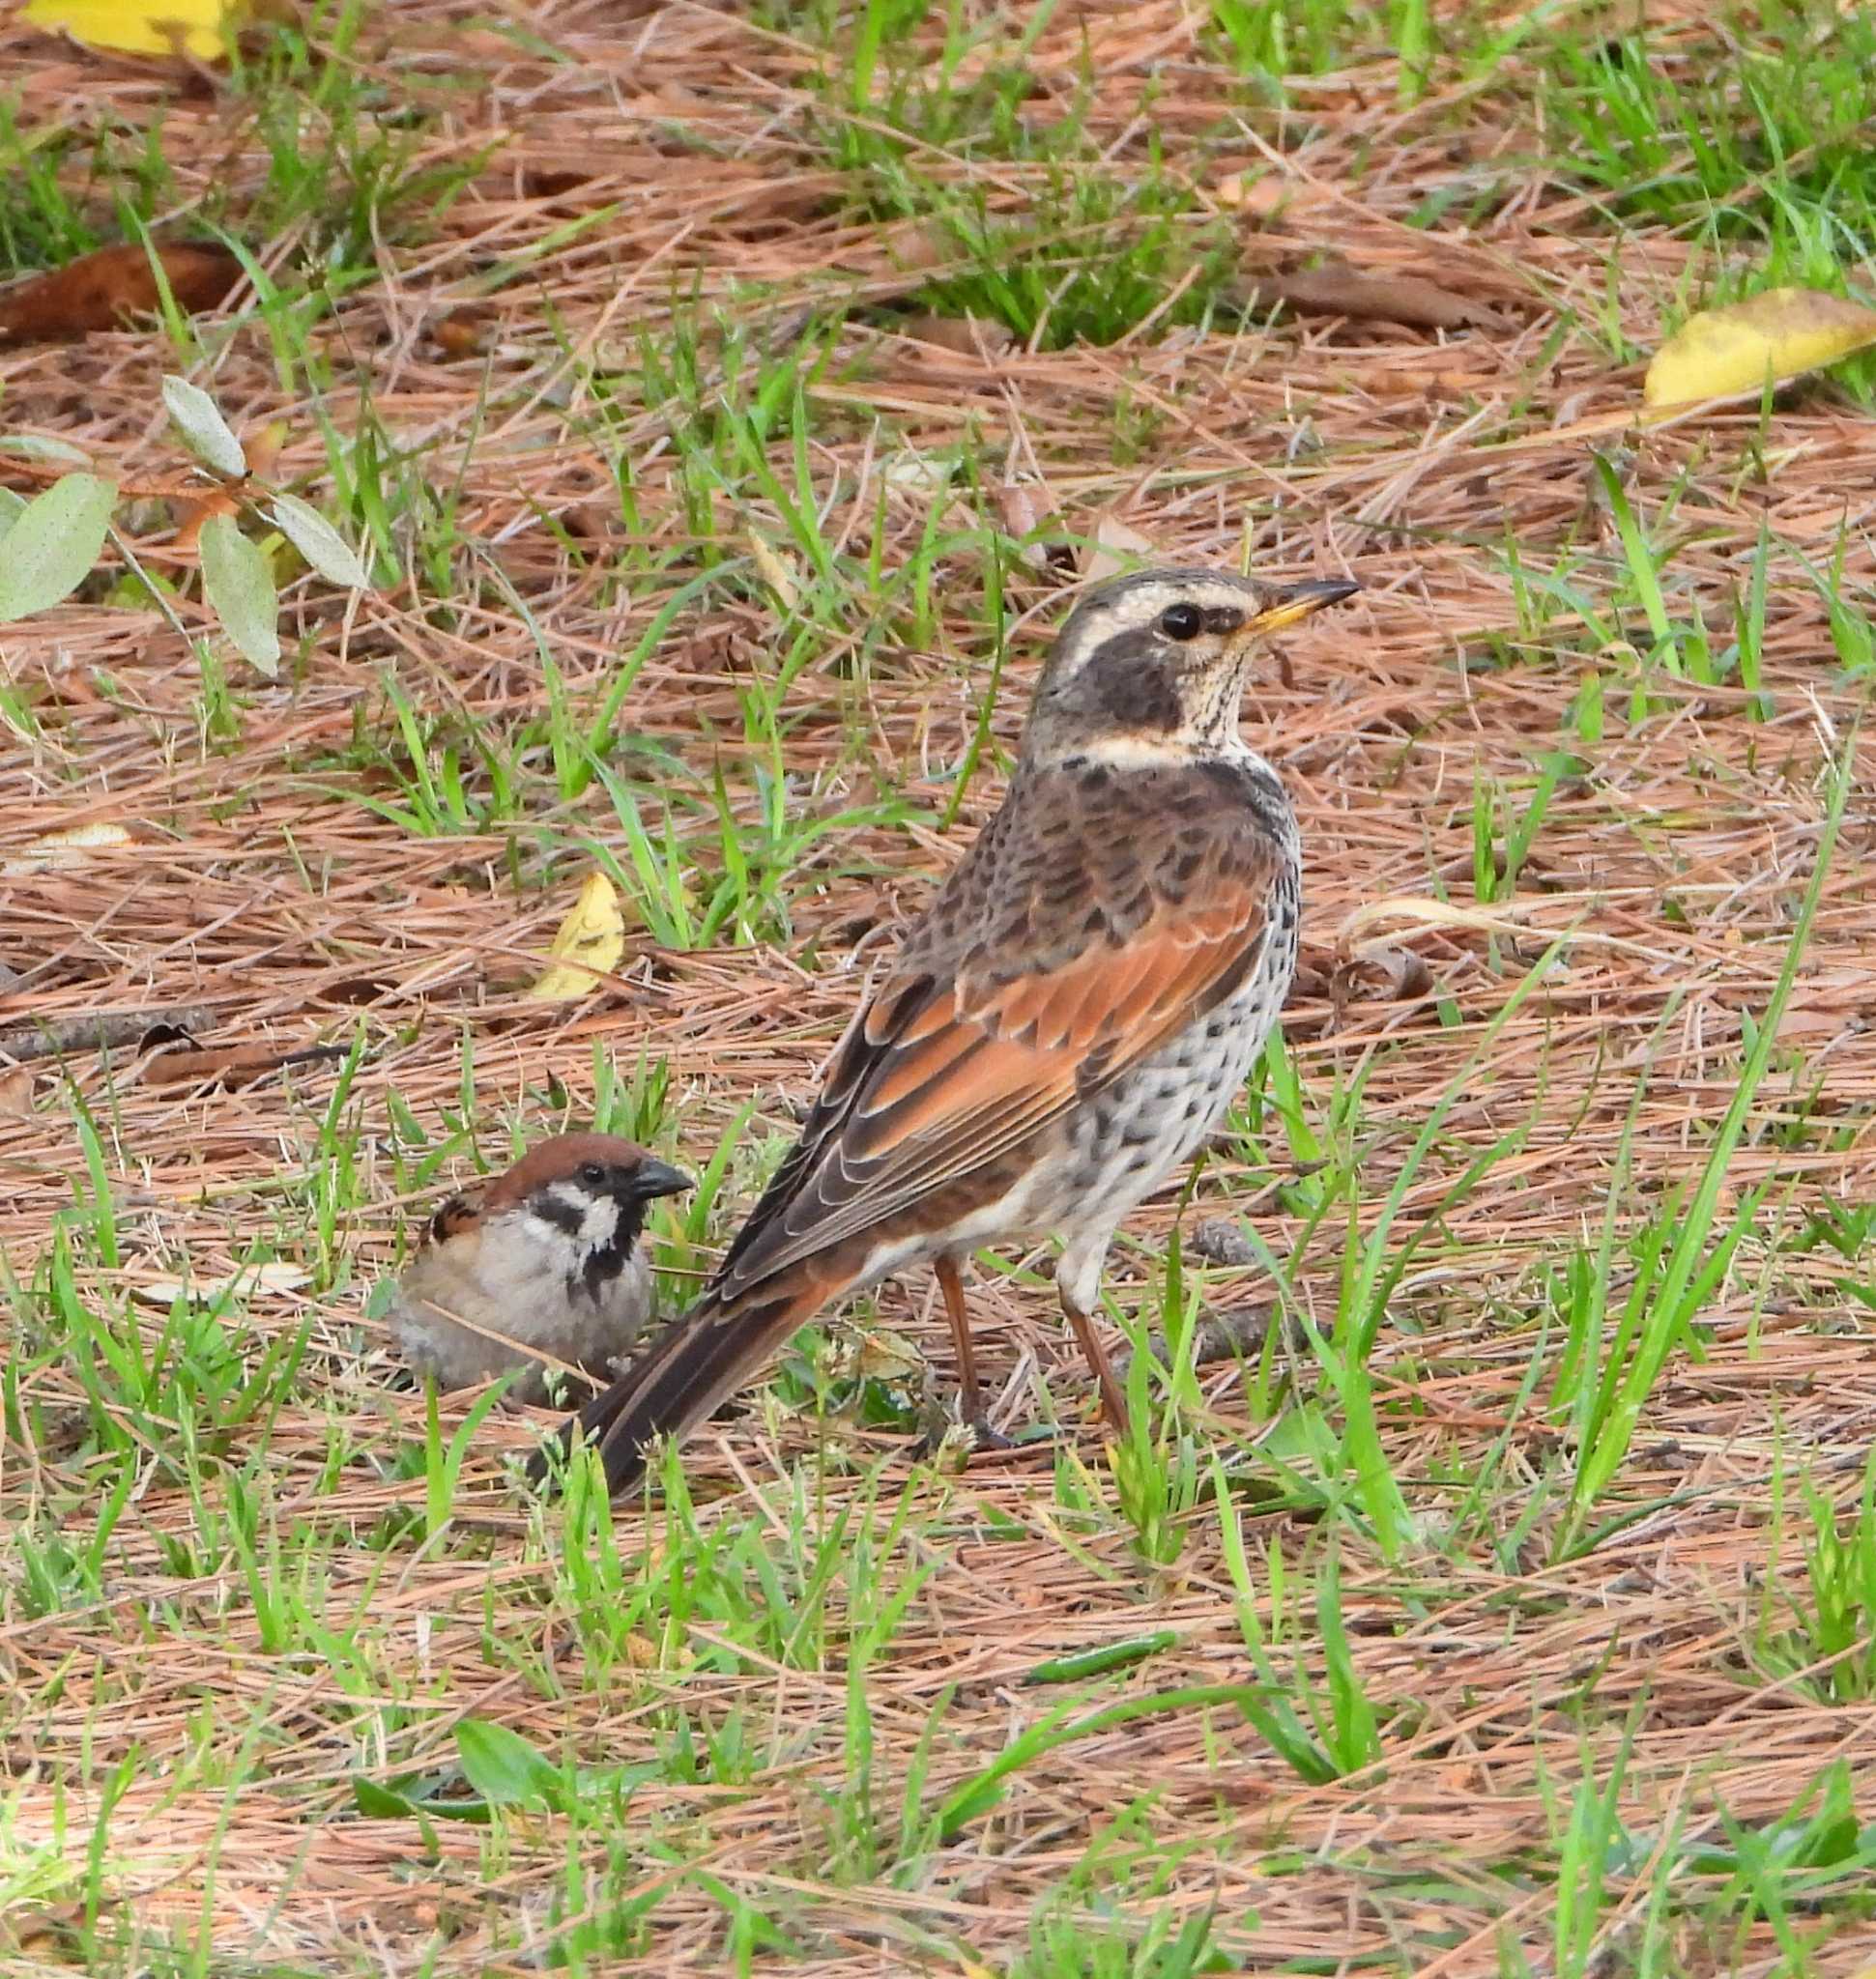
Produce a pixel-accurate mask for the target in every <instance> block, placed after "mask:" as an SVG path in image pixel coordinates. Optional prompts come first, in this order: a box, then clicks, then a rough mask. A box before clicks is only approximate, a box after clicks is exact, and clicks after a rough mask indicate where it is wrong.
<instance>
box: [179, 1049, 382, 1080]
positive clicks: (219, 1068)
mask: <svg viewBox="0 0 1876 1979" xmlns="http://www.w3.org/2000/svg"><path fill="white" fill-rule="evenodd" d="M344 1056H345V1047H343V1046H341V1045H309V1046H307V1047H303V1049H292V1048H282V1047H280V1046H278V1045H203V1046H195V1045H172V1046H170V1047H167V1048H166V1049H164V1050H161V1051H153V1052H152V1053H151V1054H150V1056H149V1057H148V1058H147V1059H145V1060H144V1065H143V1077H144V1082H145V1084H147V1085H153V1086H181V1085H189V1086H199V1085H209V1084H214V1085H221V1086H251V1085H252V1084H253V1083H254V1082H255V1080H256V1079H260V1078H265V1077H266V1076H267V1075H268V1074H269V1073H270V1072H279V1071H281V1070H282V1069H283V1068H284V1067H286V1066H289V1065H325V1064H330V1063H331V1062H332V1060H333V1059H335V1058H343V1057H344Z"/></svg>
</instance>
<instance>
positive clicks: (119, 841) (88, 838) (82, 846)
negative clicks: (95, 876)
mask: <svg viewBox="0 0 1876 1979" xmlns="http://www.w3.org/2000/svg"><path fill="white" fill-rule="evenodd" d="M134 843H135V840H134V838H133V837H132V836H131V834H130V831H129V830H127V829H126V827H125V826H123V825H121V824H103V823H98V824H74V825H72V826H71V827H70V829H68V830H66V831H52V832H47V833H46V835H45V836H44V837H43V839H35V840H34V841H33V842H32V844H31V845H29V846H27V847H26V849H25V850H24V851H23V852H15V853H14V856H13V857H12V858H11V859H7V860H5V861H0V879H24V878H26V877H27V876H28V875H31V874H34V873H69V872H71V871H72V869H73V868H74V867H78V866H82V865H84V863H85V854H86V853H87V852H107V851H114V850H115V849H116V848H117V847H118V846H129V845H133V844H134Z"/></svg>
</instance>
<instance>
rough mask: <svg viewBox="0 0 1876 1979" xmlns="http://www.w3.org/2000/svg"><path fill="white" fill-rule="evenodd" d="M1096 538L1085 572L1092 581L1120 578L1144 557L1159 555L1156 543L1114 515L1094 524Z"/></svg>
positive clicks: (1094, 536)
mask: <svg viewBox="0 0 1876 1979" xmlns="http://www.w3.org/2000/svg"><path fill="white" fill-rule="evenodd" d="M1092 541H1093V544H1094V547H1093V549H1091V550H1090V551H1089V552H1088V560H1087V568H1086V569H1085V571H1084V572H1083V573H1082V574H1083V575H1084V576H1085V577H1086V578H1087V580H1088V582H1089V583H1090V584H1100V583H1102V582H1103V581H1104V580H1106V579H1107V578H1110V577H1118V576H1119V575H1120V573H1121V572H1122V571H1123V570H1129V569H1131V568H1132V567H1133V566H1134V565H1135V564H1136V563H1138V562H1140V560H1141V559H1148V560H1150V559H1154V558H1156V557H1157V556H1158V555H1159V552H1158V550H1157V548H1156V547H1155V546H1154V544H1153V543H1151V542H1150V541H1149V540H1148V539H1147V538H1146V537H1145V536H1142V535H1141V534H1140V531H1138V530H1131V529H1129V528H1128V527H1127V525H1126V524H1125V523H1124V522H1121V521H1119V520H1118V519H1117V518H1116V517H1114V516H1112V515H1104V516H1103V517H1102V518H1101V519H1100V521H1099V522H1097V523H1096V524H1095V525H1094V532H1093V537H1092Z"/></svg>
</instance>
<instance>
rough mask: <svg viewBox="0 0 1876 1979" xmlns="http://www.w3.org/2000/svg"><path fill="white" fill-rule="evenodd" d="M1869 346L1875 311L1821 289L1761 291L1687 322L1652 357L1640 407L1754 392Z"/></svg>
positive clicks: (1875, 339)
mask: <svg viewBox="0 0 1876 1979" xmlns="http://www.w3.org/2000/svg"><path fill="white" fill-rule="evenodd" d="M1870 344H1876V309H1870V308H1866V307H1865V306H1864V305H1863V304H1862V303H1861V302H1851V301H1845V299H1844V298H1843V297H1841V296H1833V295H1830V294H1828V293H1827V292H1825V291H1824V290H1822V289H1766V290H1764V291H1762V292H1761V293H1760V294H1759V295H1756V296H1752V297H1748V298H1747V300H1746V301H1744V302H1729V303H1727V304H1726V305H1725V306H1724V307H1723V308H1719V309H1703V310H1701V312H1700V313H1699V314H1698V315H1697V316H1689V317H1688V320H1687V321H1686V322H1685V323H1684V324H1682V326H1681V327H1680V329H1679V330H1676V331H1675V332H1674V334H1673V335H1672V336H1671V337H1669V338H1668V340H1667V341H1666V343H1664V344H1663V345H1662V346H1661V347H1660V350H1659V351H1657V352H1656V353H1655V356H1654V359H1653V361H1652V362H1651V363H1650V364H1649V366H1648V376H1647V378H1646V380H1645V381H1644V382H1643V384H1642V388H1641V396H1642V403H1643V404H1644V405H1650V406H1679V405H1691V404H1693V403H1694V402H1696V401H1697V400H1700V399H1709V398H1732V397H1735V396H1737V395H1739V394H1740V393H1742V392H1758V391H1763V390H1764V389H1765V387H1766V384H1767V382H1768V381H1770V382H1771V383H1773V384H1776V383H1777V382H1778V380H1780V379H1782V378H1796V377H1797V376H1798V375H1799V374H1800V373H1801V372H1804V371H1815V370H1817V369H1819V368H1820V367H1821V366H1822V365H1825V364H1834V363H1835V362H1836V361H1837V359H1840V358H1847V357H1849V356H1850V354H1851V353H1852V352H1853V351H1861V350H1862V349H1864V348H1865V347H1866V346H1868V345H1870Z"/></svg>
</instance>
